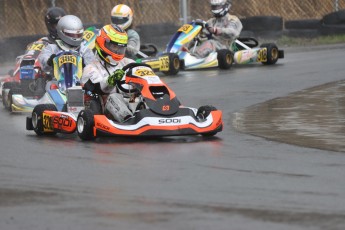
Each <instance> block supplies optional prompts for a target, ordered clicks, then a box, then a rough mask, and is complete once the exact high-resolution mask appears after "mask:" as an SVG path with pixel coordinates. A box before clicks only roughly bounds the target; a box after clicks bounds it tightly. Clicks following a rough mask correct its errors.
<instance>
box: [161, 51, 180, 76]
mask: <svg viewBox="0 0 345 230" xmlns="http://www.w3.org/2000/svg"><path fill="white" fill-rule="evenodd" d="M167 55H168V57H169V70H168V71H163V73H164V74H166V75H176V74H177V73H178V72H179V71H180V58H179V57H178V55H177V54H176V53H168V54H167Z"/></svg>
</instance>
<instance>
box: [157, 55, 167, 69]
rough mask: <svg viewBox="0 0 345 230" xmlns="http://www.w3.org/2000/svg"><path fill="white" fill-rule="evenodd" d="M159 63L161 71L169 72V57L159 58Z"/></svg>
mask: <svg viewBox="0 0 345 230" xmlns="http://www.w3.org/2000/svg"><path fill="white" fill-rule="evenodd" d="M159 61H160V63H161V64H160V68H159V70H160V71H169V57H168V56H165V57H159Z"/></svg>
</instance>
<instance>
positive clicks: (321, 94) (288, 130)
mask: <svg viewBox="0 0 345 230" xmlns="http://www.w3.org/2000/svg"><path fill="white" fill-rule="evenodd" d="M344 122H345V81H338V82H331V83H327V84H324V85H321V86H317V87H313V88H309V89H305V90H302V91H300V92H296V93H292V94H289V95H288V96H286V97H281V98H275V99H272V100H269V101H267V102H264V103H260V104H257V105H253V106H250V107H248V108H247V109H245V111H243V112H239V113H235V114H234V117H233V126H234V127H235V128H236V129H237V130H238V131H240V132H244V133H248V134H251V135H255V136H260V137H264V138H267V139H269V140H274V141H279V142H284V143H288V144H294V145H299V146H304V147H310V148H318V149H324V150H331V151H341V152H345V135H344V133H345V128H344Z"/></svg>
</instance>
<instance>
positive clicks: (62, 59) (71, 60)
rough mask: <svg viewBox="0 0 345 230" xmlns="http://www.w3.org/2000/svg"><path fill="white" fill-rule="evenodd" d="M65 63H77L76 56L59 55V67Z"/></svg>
mask: <svg viewBox="0 0 345 230" xmlns="http://www.w3.org/2000/svg"><path fill="white" fill-rule="evenodd" d="M65 63H72V64H74V65H77V58H76V57H75V56H73V55H63V56H61V57H59V67H60V66H61V65H63V64H65Z"/></svg>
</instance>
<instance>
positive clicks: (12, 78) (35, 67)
mask: <svg viewBox="0 0 345 230" xmlns="http://www.w3.org/2000/svg"><path fill="white" fill-rule="evenodd" d="M46 45H47V42H46V41H41V40H39V41H35V42H33V43H31V44H29V45H28V46H27V49H26V51H25V54H24V55H21V56H18V57H17V58H16V64H15V69H14V70H11V71H10V72H9V76H8V77H7V78H5V79H3V80H2V81H1V86H0V87H1V97H2V103H3V105H4V107H5V108H6V109H8V110H10V111H20V108H13V106H12V105H13V103H12V95H13V94H22V95H23V96H25V97H28V98H30V97H32V98H37V97H41V96H42V95H43V94H44V87H45V78H46V75H45V73H44V72H43V71H42V70H41V65H40V63H39V62H38V59H37V58H38V55H39V54H40V53H41V51H42V49H43V48H44V47H45V46H46Z"/></svg>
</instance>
